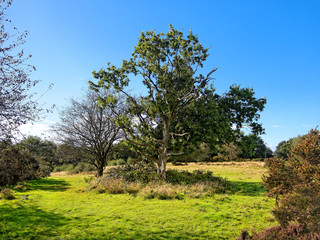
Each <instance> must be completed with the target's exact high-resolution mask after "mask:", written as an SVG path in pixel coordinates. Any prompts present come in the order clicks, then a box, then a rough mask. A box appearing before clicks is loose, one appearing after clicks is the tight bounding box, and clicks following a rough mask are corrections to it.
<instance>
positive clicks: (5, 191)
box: [1, 188, 16, 200]
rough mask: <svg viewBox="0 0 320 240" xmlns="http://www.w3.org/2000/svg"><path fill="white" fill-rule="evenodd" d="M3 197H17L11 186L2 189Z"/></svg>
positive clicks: (10, 198) (8, 198)
mask: <svg viewBox="0 0 320 240" xmlns="http://www.w3.org/2000/svg"><path fill="white" fill-rule="evenodd" d="M1 198H4V199H7V200H12V199H15V198H16V197H15V196H14V195H13V193H12V192H11V190H10V189H9V188H5V189H3V190H2V191H1Z"/></svg>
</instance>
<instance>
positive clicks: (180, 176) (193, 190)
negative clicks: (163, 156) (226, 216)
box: [89, 165, 232, 200]
mask: <svg viewBox="0 0 320 240" xmlns="http://www.w3.org/2000/svg"><path fill="white" fill-rule="evenodd" d="M231 187H232V186H231V184H230V183H229V182H228V181H227V180H226V179H224V178H222V177H217V176H214V175H213V173H212V172H211V171H203V170H196V171H193V172H188V171H185V170H182V171H178V170H168V171H167V179H166V181H164V180H162V179H161V178H160V177H159V176H158V175H157V173H156V170H155V168H154V167H153V166H150V165H133V166H130V165H128V166H122V167H117V168H112V169H110V170H109V171H108V172H107V174H106V176H104V177H102V178H99V179H96V180H94V181H92V182H91V183H90V187H89V189H90V190H93V189H94V190H95V191H97V192H98V193H109V194H124V193H129V194H133V195H136V194H139V195H141V196H144V197H145V198H146V199H153V198H157V199H161V200H168V199H183V198H184V197H185V196H189V197H192V198H199V197H202V196H213V195H214V194H216V193H225V192H226V191H228V190H231Z"/></svg>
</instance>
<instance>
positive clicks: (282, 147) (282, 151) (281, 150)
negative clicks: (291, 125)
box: [275, 136, 303, 159]
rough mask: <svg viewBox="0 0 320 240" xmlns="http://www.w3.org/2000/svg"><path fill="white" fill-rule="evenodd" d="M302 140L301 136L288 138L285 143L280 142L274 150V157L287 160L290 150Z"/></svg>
mask: <svg viewBox="0 0 320 240" xmlns="http://www.w3.org/2000/svg"><path fill="white" fill-rule="evenodd" d="M302 140H303V137H302V136H297V137H295V138H290V139H289V140H287V141H281V142H280V143H279V144H278V145H277V148H276V151H275V156H277V157H282V158H285V159H287V158H288V156H289V153H290V152H291V150H292V149H293V148H294V147H295V146H297V145H298V144H299V143H300V142H301V141H302Z"/></svg>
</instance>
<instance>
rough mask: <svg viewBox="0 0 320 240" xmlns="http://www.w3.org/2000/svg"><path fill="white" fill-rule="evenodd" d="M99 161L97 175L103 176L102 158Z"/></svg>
mask: <svg viewBox="0 0 320 240" xmlns="http://www.w3.org/2000/svg"><path fill="white" fill-rule="evenodd" d="M99 163H100V164H99V168H98V173H97V176H98V177H102V176H103V169H104V160H103V159H101V160H100V161H99Z"/></svg>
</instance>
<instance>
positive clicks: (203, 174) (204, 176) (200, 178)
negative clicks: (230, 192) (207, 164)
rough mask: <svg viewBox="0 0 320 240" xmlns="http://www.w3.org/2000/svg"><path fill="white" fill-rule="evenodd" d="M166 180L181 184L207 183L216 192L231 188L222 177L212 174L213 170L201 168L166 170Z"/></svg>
mask: <svg viewBox="0 0 320 240" xmlns="http://www.w3.org/2000/svg"><path fill="white" fill-rule="evenodd" d="M167 182H169V183H172V184H182V185H190V184H195V183H209V185H211V186H212V187H213V186H214V187H215V191H216V192H217V193H218V192H219V193H223V192H225V191H226V190H227V189H230V188H231V185H230V184H229V183H228V182H227V181H226V180H225V179H224V178H222V177H216V176H213V172H211V171H203V170H195V171H193V172H188V171H178V170H168V171H167ZM213 183H214V184H213Z"/></svg>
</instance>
